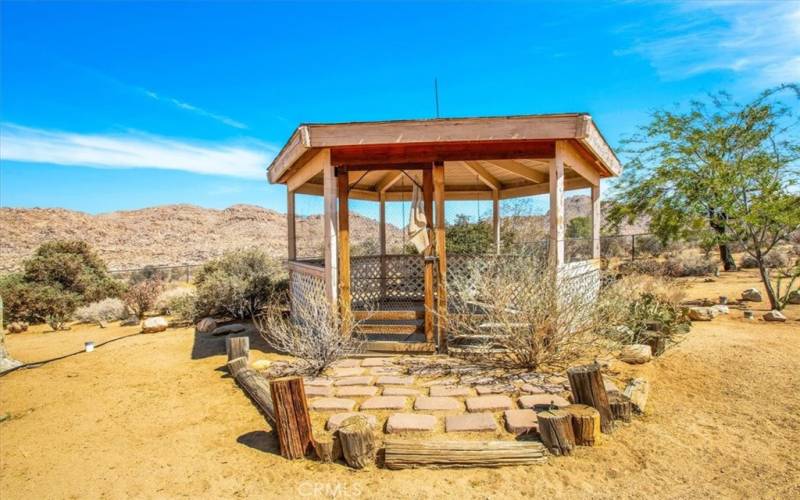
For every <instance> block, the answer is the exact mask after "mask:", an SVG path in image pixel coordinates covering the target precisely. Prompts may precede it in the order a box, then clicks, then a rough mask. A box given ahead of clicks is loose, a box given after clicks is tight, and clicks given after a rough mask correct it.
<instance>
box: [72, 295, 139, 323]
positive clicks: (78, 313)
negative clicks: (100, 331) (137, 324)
mask: <svg viewBox="0 0 800 500" xmlns="http://www.w3.org/2000/svg"><path fill="white" fill-rule="evenodd" d="M127 317H128V308H127V307H126V306H125V303H124V302H122V301H121V300H120V299H115V298H108V299H103V300H100V301H97V302H92V303H91V304H88V305H85V306H83V307H79V308H78V309H76V310H75V319H76V320H78V321H80V322H82V323H97V322H99V321H116V320H120V319H125V318H127Z"/></svg>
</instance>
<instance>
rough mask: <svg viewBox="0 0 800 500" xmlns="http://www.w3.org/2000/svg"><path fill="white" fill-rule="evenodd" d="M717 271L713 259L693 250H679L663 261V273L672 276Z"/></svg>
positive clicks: (707, 274)
mask: <svg viewBox="0 0 800 500" xmlns="http://www.w3.org/2000/svg"><path fill="white" fill-rule="evenodd" d="M718 273H719V268H718V267H717V262H716V261H715V260H712V259H710V258H709V257H706V256H705V255H702V254H698V253H694V252H681V253H679V254H677V255H673V256H672V257H670V258H668V259H667V260H666V262H664V275H665V276H672V277H673V278H680V277H684V276H710V275H716V274H718Z"/></svg>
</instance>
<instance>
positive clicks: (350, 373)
mask: <svg viewBox="0 0 800 500" xmlns="http://www.w3.org/2000/svg"><path fill="white" fill-rule="evenodd" d="M365 371H367V370H366V369H365V368H334V369H333V376H334V377H355V376H357V375H364V372H365Z"/></svg>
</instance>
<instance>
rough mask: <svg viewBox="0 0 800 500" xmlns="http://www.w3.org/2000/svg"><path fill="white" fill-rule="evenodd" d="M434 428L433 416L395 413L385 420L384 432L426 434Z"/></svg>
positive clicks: (434, 418)
mask: <svg viewBox="0 0 800 500" xmlns="http://www.w3.org/2000/svg"><path fill="white" fill-rule="evenodd" d="M434 427H436V417H434V416H433V415H418V414H416V413H395V414H394V415H390V416H389V419H388V420H386V432H387V433H389V434H397V433H398V432H426V431H432V430H433V428H434Z"/></svg>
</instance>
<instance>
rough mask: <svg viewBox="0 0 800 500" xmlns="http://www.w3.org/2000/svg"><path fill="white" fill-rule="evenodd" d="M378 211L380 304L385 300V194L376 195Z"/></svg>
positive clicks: (383, 192)
mask: <svg viewBox="0 0 800 500" xmlns="http://www.w3.org/2000/svg"><path fill="white" fill-rule="evenodd" d="M378 200H379V202H380V210H379V216H378V219H379V221H378V244H379V246H380V253H381V298H380V301H381V302H382V301H383V300H384V299H386V192H385V191H381V192H380V194H379V195H378Z"/></svg>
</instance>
